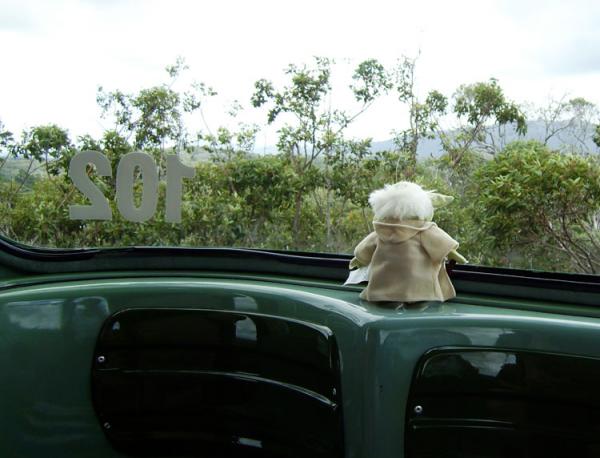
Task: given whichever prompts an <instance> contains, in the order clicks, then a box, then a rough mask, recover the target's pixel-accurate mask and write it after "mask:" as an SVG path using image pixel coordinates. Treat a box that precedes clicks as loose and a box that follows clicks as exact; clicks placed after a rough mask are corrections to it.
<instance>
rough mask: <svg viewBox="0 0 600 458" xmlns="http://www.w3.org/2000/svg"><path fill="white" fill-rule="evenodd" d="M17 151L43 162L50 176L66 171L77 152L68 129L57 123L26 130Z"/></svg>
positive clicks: (27, 157)
mask: <svg viewBox="0 0 600 458" xmlns="http://www.w3.org/2000/svg"><path fill="white" fill-rule="evenodd" d="M17 151H18V154H19V155H20V156H22V157H24V158H26V159H30V160H31V161H37V162H39V163H41V164H42V166H43V167H44V168H45V170H46V173H47V175H48V176H49V177H51V176H57V175H59V174H60V173H61V172H65V171H66V170H67V169H68V167H69V161H70V160H71V157H73V154H74V153H75V149H74V147H73V144H72V143H71V139H70V138H69V133H68V131H67V130H66V129H63V128H61V127H58V126H57V125H56V124H47V125H44V126H36V127H33V128H31V129H29V130H25V131H24V132H23V135H22V140H21V142H20V144H19V145H18V146H17Z"/></svg>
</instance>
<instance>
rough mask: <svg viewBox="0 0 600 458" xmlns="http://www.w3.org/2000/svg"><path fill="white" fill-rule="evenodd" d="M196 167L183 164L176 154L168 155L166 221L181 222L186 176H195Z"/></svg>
mask: <svg viewBox="0 0 600 458" xmlns="http://www.w3.org/2000/svg"><path fill="white" fill-rule="evenodd" d="M194 175H196V169H194V168H192V167H188V166H187V165H183V164H182V163H181V162H180V161H179V158H178V157H177V156H176V155H174V154H169V155H168V156H167V202H166V204H165V206H166V207H165V221H167V222H169V223H180V222H181V194H182V192H181V190H182V187H183V179H184V178H194Z"/></svg>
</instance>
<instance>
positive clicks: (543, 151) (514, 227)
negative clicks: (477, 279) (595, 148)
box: [471, 141, 600, 273]
mask: <svg viewBox="0 0 600 458" xmlns="http://www.w3.org/2000/svg"><path fill="white" fill-rule="evenodd" d="M474 184H475V186H474V188H473V193H472V195H471V199H472V201H473V202H474V205H476V207H477V208H475V209H474V211H477V212H478V215H479V217H480V225H479V227H480V231H481V244H482V247H484V246H485V245H487V246H489V247H491V248H492V249H496V250H499V251H500V252H501V253H504V254H505V255H506V256H507V257H510V256H511V255H513V256H514V255H515V254H518V253H520V254H521V256H523V255H526V256H530V257H531V255H532V254H537V255H540V254H541V253H543V257H544V258H546V260H548V261H549V262H548V263H546V264H545V265H544V267H545V268H547V269H551V270H569V269H571V270H573V269H574V270H576V271H579V272H588V273H598V272H599V271H600V232H599V231H598V220H597V218H598V212H599V211H600V167H599V165H598V162H597V160H596V159H595V158H590V157H583V156H580V155H573V154H563V153H559V152H556V151H551V150H549V149H548V148H547V147H546V146H544V145H543V144H542V143H539V142H536V141H528V142H514V143H511V144H510V145H508V146H507V147H506V149H505V150H504V151H503V152H501V153H500V154H498V155H497V156H496V157H495V158H494V159H493V160H491V161H488V162H487V163H486V164H485V165H484V166H483V167H482V168H481V169H480V171H479V173H477V174H476V176H475V181H474ZM538 259H539V260H543V258H542V257H540V258H538Z"/></svg>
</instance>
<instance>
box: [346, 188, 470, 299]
mask: <svg viewBox="0 0 600 458" xmlns="http://www.w3.org/2000/svg"><path fill="white" fill-rule="evenodd" d="M452 200H453V198H452V197H450V196H444V195H442V194H438V193H436V192H433V191H425V190H424V189H423V188H421V186H419V185H417V184H415V183H410V182H407V181H401V182H400V183H396V184H393V185H386V186H385V187H384V188H383V189H378V190H377V191H374V192H372V193H371V195H370V196H369V204H370V205H371V207H372V209H373V213H374V214H375V217H374V221H373V226H374V228H375V231H374V232H372V233H371V234H369V235H368V236H367V237H365V238H364V239H363V240H362V241H361V242H360V243H359V244H358V245H357V247H356V249H355V250H354V259H352V261H351V262H350V268H351V269H353V268H356V267H358V268H359V272H357V271H352V272H351V277H352V276H353V274H354V276H356V274H357V273H359V276H360V272H361V271H362V273H364V275H365V276H366V277H367V278H368V282H369V284H368V286H367V287H366V288H365V289H364V291H363V292H362V293H361V295H360V297H361V298H362V299H365V300H367V301H373V302H379V301H393V302H405V303H410V302H418V301H445V300H448V299H451V298H453V297H455V296H456V291H455V290H454V287H453V286H452V283H451V282H450V278H449V277H448V274H447V273H446V269H445V260H446V259H452V260H455V261H457V262H462V263H466V262H467V261H466V259H465V258H464V257H462V256H461V255H460V254H459V253H458V252H457V251H456V249H457V248H458V242H457V241H456V240H454V239H453V238H452V237H450V236H449V235H448V234H446V233H445V232H444V231H443V230H441V229H440V228H439V227H437V225H436V224H435V223H433V222H432V221H431V220H432V218H433V210H434V208H439V207H443V206H445V205H447V204H449V203H450V202H452ZM356 282H357V281H352V280H350V278H349V281H348V282H347V283H356Z"/></svg>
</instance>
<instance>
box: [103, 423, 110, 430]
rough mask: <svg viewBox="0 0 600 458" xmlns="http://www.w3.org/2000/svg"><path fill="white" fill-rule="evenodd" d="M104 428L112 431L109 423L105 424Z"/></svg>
mask: <svg viewBox="0 0 600 458" xmlns="http://www.w3.org/2000/svg"><path fill="white" fill-rule="evenodd" d="M102 426H104V429H110V423H109V422H105V423H104V424H103V425H102Z"/></svg>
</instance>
